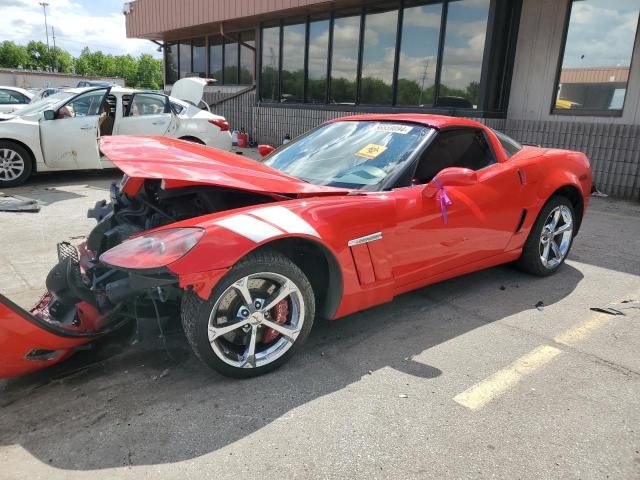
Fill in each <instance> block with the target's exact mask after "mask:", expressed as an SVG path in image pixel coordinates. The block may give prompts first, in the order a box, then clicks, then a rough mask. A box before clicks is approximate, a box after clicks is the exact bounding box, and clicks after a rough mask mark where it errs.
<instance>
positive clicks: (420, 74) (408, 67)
mask: <svg viewBox="0 0 640 480" xmlns="http://www.w3.org/2000/svg"><path fill="white" fill-rule="evenodd" d="M414 3H415V2H414ZM408 5H409V6H407V7H406V8H405V9H404V18H403V23H402V37H401V41H400V44H401V48H400V57H399V65H398V96H397V103H398V105H417V106H421V107H422V106H425V105H432V104H433V101H434V95H435V81H436V80H435V79H436V69H437V64H438V43H439V38H440V24H441V23H442V4H427V5H413V6H411V5H410V4H408Z"/></svg>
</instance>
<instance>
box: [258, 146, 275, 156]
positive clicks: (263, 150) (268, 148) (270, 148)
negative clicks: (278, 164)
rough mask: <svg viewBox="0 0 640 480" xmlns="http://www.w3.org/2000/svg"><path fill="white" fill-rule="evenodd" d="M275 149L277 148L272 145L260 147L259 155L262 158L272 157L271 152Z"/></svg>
mask: <svg viewBox="0 0 640 480" xmlns="http://www.w3.org/2000/svg"><path fill="white" fill-rule="evenodd" d="M275 149H276V147H273V146H271V145H258V153H259V154H260V156H261V157H266V156H269V155H271V152H273V151H274V150H275Z"/></svg>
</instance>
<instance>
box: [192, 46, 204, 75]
mask: <svg viewBox="0 0 640 480" xmlns="http://www.w3.org/2000/svg"><path fill="white" fill-rule="evenodd" d="M191 54H192V57H193V67H192V69H191V71H192V72H193V73H194V74H196V75H198V76H199V77H204V76H205V71H206V67H205V63H206V58H205V57H206V48H205V41H204V38H198V39H195V40H193V41H192V42H191Z"/></svg>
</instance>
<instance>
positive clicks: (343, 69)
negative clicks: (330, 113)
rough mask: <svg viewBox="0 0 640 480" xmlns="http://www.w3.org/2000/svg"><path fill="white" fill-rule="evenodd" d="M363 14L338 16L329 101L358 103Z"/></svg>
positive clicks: (334, 29) (334, 34)
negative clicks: (357, 92)
mask: <svg viewBox="0 0 640 480" xmlns="http://www.w3.org/2000/svg"><path fill="white" fill-rule="evenodd" d="M360 23H361V16H360V15H358V16H352V17H342V18H336V19H335V21H334V23H333V51H332V52H331V93H330V96H329V103H346V104H349V105H353V104H355V103H356V85H357V76H358V52H359V46H360Z"/></svg>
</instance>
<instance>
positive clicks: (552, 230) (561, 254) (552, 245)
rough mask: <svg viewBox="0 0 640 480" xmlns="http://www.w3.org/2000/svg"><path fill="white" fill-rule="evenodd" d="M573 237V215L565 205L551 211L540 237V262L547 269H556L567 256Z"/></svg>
mask: <svg viewBox="0 0 640 480" xmlns="http://www.w3.org/2000/svg"><path fill="white" fill-rule="evenodd" d="M572 235H573V215H572V213H571V210H570V209H569V208H568V207H567V206H565V205H558V206H557V207H556V208H554V209H553V210H551V212H550V213H549V216H548V217H547V219H546V220H545V222H544V226H543V227H542V233H541V235H540V246H539V251H540V261H541V262H542V265H544V266H545V267H546V268H548V269H550V270H551V269H553V268H555V267H557V266H558V265H559V264H560V263H561V262H562V261H563V260H564V258H565V257H566V256H567V252H568V251H569V247H570V246H571V238H572Z"/></svg>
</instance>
